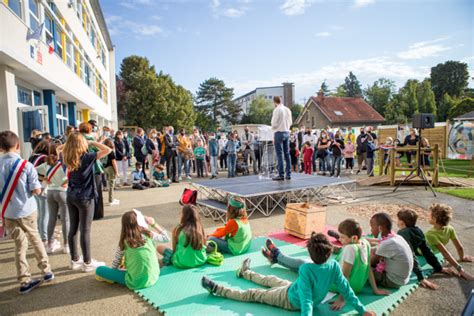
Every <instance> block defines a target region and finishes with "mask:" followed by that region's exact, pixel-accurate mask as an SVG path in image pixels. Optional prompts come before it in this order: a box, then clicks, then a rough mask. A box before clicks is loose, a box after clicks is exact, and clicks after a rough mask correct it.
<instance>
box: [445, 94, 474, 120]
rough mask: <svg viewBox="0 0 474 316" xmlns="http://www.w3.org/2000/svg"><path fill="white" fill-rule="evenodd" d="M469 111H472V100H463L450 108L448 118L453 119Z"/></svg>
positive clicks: (473, 107) (473, 103)
mask: <svg viewBox="0 0 474 316" xmlns="http://www.w3.org/2000/svg"><path fill="white" fill-rule="evenodd" d="M471 111H474V98H464V99H462V100H461V102H458V103H457V104H456V105H455V106H454V107H452V108H451V110H450V111H449V118H450V119H453V118H455V117H458V116H460V115H463V114H466V113H469V112H471Z"/></svg>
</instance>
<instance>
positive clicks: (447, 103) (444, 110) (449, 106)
mask: <svg viewBox="0 0 474 316" xmlns="http://www.w3.org/2000/svg"><path fill="white" fill-rule="evenodd" d="M457 103H458V101H457V99H455V98H452V97H451V96H450V95H449V94H448V93H445V94H444V95H443V98H442V99H441V101H440V102H439V105H438V121H443V120H444V121H445V120H447V119H448V114H449V113H450V112H451V111H453V109H454V107H455V106H456V104H457ZM443 118H444V119H443Z"/></svg>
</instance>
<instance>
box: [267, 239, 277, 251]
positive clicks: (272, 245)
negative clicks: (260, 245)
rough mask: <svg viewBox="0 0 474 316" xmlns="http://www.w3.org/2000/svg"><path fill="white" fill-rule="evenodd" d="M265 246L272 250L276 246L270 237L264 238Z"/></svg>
mask: <svg viewBox="0 0 474 316" xmlns="http://www.w3.org/2000/svg"><path fill="white" fill-rule="evenodd" d="M265 247H267V249H268V250H270V251H272V252H273V251H274V250H273V249H275V248H277V246H276V245H275V244H274V243H273V240H271V239H270V238H267V240H265Z"/></svg>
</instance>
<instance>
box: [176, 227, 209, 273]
mask: <svg viewBox="0 0 474 316" xmlns="http://www.w3.org/2000/svg"><path fill="white" fill-rule="evenodd" d="M184 245H186V235H185V234H184V232H183V231H181V232H180V233H179V236H178V242H177V243H176V251H175V252H174V254H173V257H172V258H171V262H172V263H173V265H174V266H175V267H177V268H182V269H187V268H195V267H199V266H202V265H203V264H205V263H206V261H207V254H206V244H205V243H203V245H202V248H201V249H198V250H196V249H193V247H192V245H191V243H190V244H189V245H187V246H186V247H185V246H184Z"/></svg>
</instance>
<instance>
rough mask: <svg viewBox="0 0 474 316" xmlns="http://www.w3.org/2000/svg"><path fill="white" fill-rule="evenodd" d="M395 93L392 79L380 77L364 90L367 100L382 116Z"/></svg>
mask: <svg viewBox="0 0 474 316" xmlns="http://www.w3.org/2000/svg"><path fill="white" fill-rule="evenodd" d="M394 94H395V83H394V82H393V80H390V79H385V78H380V79H378V80H377V81H375V82H374V83H373V84H372V85H371V86H367V88H366V89H365V90H364V97H365V99H366V100H367V102H368V103H369V104H370V105H371V106H372V107H373V108H374V109H375V110H376V111H377V112H379V113H380V114H381V115H382V116H384V115H385V108H386V106H387V105H388V103H389V102H390V100H391V99H392V96H393V95H394Z"/></svg>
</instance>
